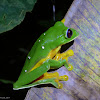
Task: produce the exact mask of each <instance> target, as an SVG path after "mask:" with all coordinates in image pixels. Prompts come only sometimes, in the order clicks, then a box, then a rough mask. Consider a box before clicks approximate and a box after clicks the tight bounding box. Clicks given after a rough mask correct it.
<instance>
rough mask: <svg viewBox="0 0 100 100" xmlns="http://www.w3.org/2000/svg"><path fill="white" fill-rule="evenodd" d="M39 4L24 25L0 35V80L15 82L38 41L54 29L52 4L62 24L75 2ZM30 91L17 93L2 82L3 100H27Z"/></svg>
mask: <svg viewBox="0 0 100 100" xmlns="http://www.w3.org/2000/svg"><path fill="white" fill-rule="evenodd" d="M53 1H54V0H37V3H36V4H35V6H34V8H33V10H32V12H30V13H29V12H28V13H26V16H25V19H24V21H23V22H22V23H21V24H20V25H18V26H16V27H15V28H14V29H12V30H10V31H7V32H5V33H3V34H0V78H2V79H7V80H13V81H16V80H17V78H18V76H19V74H20V72H21V69H22V67H23V65H24V62H25V59H26V56H27V54H28V52H29V50H30V49H31V47H32V45H33V44H34V42H35V41H36V40H37V38H38V37H39V36H40V35H41V34H42V33H43V32H44V31H46V30H47V29H48V28H49V27H51V26H52V25H53V24H54V23H55V21H54V20H53V10H52V8H53V4H55V8H56V12H55V15H56V16H55V18H56V21H58V20H62V19H63V18H64V16H65V14H66V12H67V10H68V9H69V7H70V5H71V3H72V1H73V0H62V1H61V0H59V1H57V0H55V2H53ZM28 90H29V89H23V90H17V91H14V90H13V87H12V85H11V84H4V83H1V82H0V97H10V100H16V99H22V100H23V99H24V98H25V96H26V93H27V91H28Z"/></svg>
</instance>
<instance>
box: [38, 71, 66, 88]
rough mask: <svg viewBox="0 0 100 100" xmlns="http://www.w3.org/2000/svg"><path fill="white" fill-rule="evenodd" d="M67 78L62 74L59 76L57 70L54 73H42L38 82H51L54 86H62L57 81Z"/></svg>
mask: <svg viewBox="0 0 100 100" xmlns="http://www.w3.org/2000/svg"><path fill="white" fill-rule="evenodd" d="M67 80H68V76H67V75H63V76H59V73H58V72H54V73H47V72H46V73H44V75H43V77H42V79H40V80H39V81H38V82H39V83H40V84H48V83H50V84H52V85H54V86H55V87H56V88H62V87H63V84H62V83H60V82H59V81H67Z"/></svg>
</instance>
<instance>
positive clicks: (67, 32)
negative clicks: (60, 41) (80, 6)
mask: <svg viewBox="0 0 100 100" xmlns="http://www.w3.org/2000/svg"><path fill="white" fill-rule="evenodd" d="M72 34H73V32H72V30H71V29H67V31H66V37H67V38H71V36H72Z"/></svg>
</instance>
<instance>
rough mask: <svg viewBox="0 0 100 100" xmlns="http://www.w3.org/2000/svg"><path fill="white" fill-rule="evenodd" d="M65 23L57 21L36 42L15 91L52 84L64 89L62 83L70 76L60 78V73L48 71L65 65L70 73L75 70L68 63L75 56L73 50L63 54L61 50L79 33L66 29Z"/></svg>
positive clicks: (15, 84) (14, 87)
mask: <svg viewBox="0 0 100 100" xmlns="http://www.w3.org/2000/svg"><path fill="white" fill-rule="evenodd" d="M64 22H65V19H63V20H61V21H57V22H56V23H55V24H54V26H52V27H50V28H49V29H48V30H47V31H45V32H44V33H43V34H42V35H41V36H40V37H39V38H38V39H37V40H36V42H35V43H34V45H33V47H32V48H31V50H30V52H29V53H28V55H27V57H26V61H25V63H24V66H23V68H22V71H21V73H20V75H19V78H18V80H17V81H16V82H15V83H14V84H13V89H14V90H19V89H24V88H30V87H33V86H37V85H40V84H52V85H53V86H54V87H56V88H58V89H60V88H62V87H63V84H62V83H61V82H60V81H67V80H68V76H67V75H63V76H60V75H59V73H58V72H53V73H51V72H48V71H49V70H50V69H58V68H60V67H62V66H63V65H64V66H65V67H66V68H67V69H68V71H71V70H72V69H73V66H72V65H71V64H69V62H68V57H70V56H73V55H74V52H73V50H71V49H69V50H68V51H65V52H63V53H60V50H61V47H62V46H63V45H64V44H66V43H69V42H71V41H73V40H74V39H76V38H77V37H78V35H79V33H78V32H77V31H76V30H75V29H73V28H69V27H66V26H65V25H64Z"/></svg>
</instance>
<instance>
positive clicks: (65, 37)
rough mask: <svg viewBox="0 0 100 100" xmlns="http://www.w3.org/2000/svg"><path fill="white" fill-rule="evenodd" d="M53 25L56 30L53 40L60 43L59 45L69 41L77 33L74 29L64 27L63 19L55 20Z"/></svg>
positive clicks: (76, 35) (75, 36)
mask: <svg viewBox="0 0 100 100" xmlns="http://www.w3.org/2000/svg"><path fill="white" fill-rule="evenodd" d="M54 27H55V28H56V29H57V32H55V33H57V36H56V37H57V38H56V41H55V42H56V43H60V44H59V45H63V44H66V43H69V42H71V41H73V40H74V39H75V38H77V37H78V35H79V33H78V32H77V31H76V30H75V29H73V28H68V27H66V26H65V25H64V21H63V20H62V21H58V22H56V23H55V25H54Z"/></svg>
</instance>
